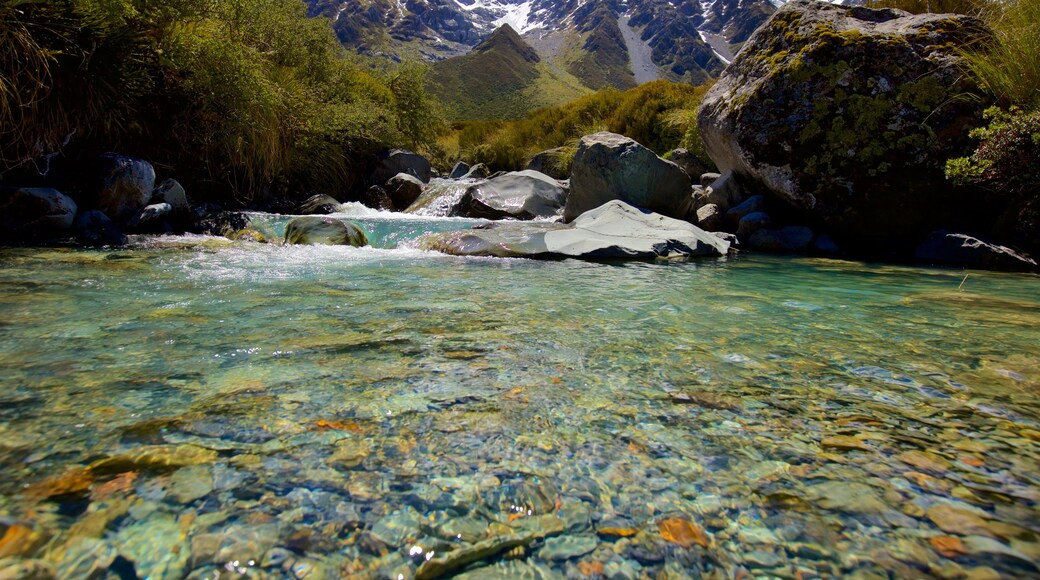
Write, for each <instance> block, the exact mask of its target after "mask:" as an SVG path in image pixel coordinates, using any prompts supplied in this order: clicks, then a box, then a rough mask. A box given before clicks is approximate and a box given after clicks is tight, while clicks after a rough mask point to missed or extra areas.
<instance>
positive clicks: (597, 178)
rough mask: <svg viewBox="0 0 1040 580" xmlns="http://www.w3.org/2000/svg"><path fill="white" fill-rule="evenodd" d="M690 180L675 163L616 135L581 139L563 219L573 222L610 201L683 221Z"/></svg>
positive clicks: (685, 213) (688, 208) (689, 202)
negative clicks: (620, 202)
mask: <svg viewBox="0 0 1040 580" xmlns="http://www.w3.org/2000/svg"><path fill="white" fill-rule="evenodd" d="M692 193H693V192H692V188H691V187H690V179H689V177H688V176H687V175H686V173H685V172H683V170H682V169H680V168H679V166H678V165H676V164H675V163H672V162H671V161H665V160H664V159H661V158H660V157H658V156H657V155H656V154H654V152H653V151H651V150H649V149H647V148H646V147H643V146H642V145H640V144H639V143H636V142H635V141H634V140H632V139H629V138H628V137H625V136H623V135H618V134H615V133H607V132H602V133H594V134H592V135H586V136H584V137H582V138H581V144H580V145H579V146H578V152H577V153H575V155H574V161H573V163H572V165H571V193H570V195H569V196H568V198H567V205H566V207H565V208H564V212H563V216H564V219H565V220H566V221H568V222H569V221H572V220H574V219H576V218H577V217H578V216H580V215H582V214H583V213H585V212H587V211H589V210H592V209H595V208H598V207H601V206H602V205H603V204H605V203H606V202H608V201H610V200H621V201H623V202H625V203H628V204H631V205H633V206H636V207H639V208H644V209H648V210H650V211H653V212H657V213H659V214H662V215H665V216H668V217H672V218H677V219H684V218H685V217H686V216H687V215H688V214H689V212H690V206H691V204H692V202H693V199H692V197H691V194H692Z"/></svg>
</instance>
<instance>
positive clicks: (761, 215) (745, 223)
mask: <svg viewBox="0 0 1040 580" xmlns="http://www.w3.org/2000/svg"><path fill="white" fill-rule="evenodd" d="M771 225H773V218H772V217H770V216H769V214H767V213H765V212H763V211H755V212H751V213H749V214H747V215H746V216H744V217H742V218H740V223H739V224H737V237H738V238H740V239H741V240H742V241H747V240H748V238H750V237H751V234H753V233H755V232H757V231H758V230H760V229H762V228H768V227H769V226H771Z"/></svg>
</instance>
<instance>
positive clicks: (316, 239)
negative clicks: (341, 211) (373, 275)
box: [285, 216, 368, 247]
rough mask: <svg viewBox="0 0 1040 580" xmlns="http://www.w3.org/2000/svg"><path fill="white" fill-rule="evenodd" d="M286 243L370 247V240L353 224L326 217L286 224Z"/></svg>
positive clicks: (303, 219)
mask: <svg viewBox="0 0 1040 580" xmlns="http://www.w3.org/2000/svg"><path fill="white" fill-rule="evenodd" d="M285 243H287V244H324V245H330V246H355V247H361V246H365V245H368V238H367V237H366V236H365V232H363V231H361V228H359V227H357V226H356V225H354V224H352V223H348V222H344V221H341V220H338V219H335V218H330V217H325V216H321V217H319V216H303V217H297V218H293V219H292V220H290V221H289V223H288V224H286V226H285Z"/></svg>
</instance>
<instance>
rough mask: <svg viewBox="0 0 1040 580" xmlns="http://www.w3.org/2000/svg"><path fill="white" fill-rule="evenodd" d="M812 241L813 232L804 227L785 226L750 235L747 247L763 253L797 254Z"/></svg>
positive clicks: (762, 230)
mask: <svg viewBox="0 0 1040 580" xmlns="http://www.w3.org/2000/svg"><path fill="white" fill-rule="evenodd" d="M812 241H813V231H812V230H811V229H809V228H807V227H805V226H787V227H783V228H779V229H774V228H764V229H760V230H758V231H756V232H755V233H753V234H751V236H750V237H749V238H748V241H747V245H748V247H750V248H752V249H755V250H762V251H765V252H778V253H780V252H798V251H802V250H805V249H806V248H808V247H809V244H811V243H812Z"/></svg>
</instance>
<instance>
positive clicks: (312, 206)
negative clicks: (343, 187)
mask: <svg viewBox="0 0 1040 580" xmlns="http://www.w3.org/2000/svg"><path fill="white" fill-rule="evenodd" d="M342 205H343V204H341V203H340V202H339V201H337V200H336V198H334V197H332V196H331V195H325V194H322V193H319V194H317V195H312V196H310V197H308V198H307V199H305V200H303V203H301V204H300V206H299V207H298V208H296V211H297V212H298V213H300V214H303V215H313V214H322V215H328V214H330V213H336V212H338V211H339V210H340V207H341V206H342Z"/></svg>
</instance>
